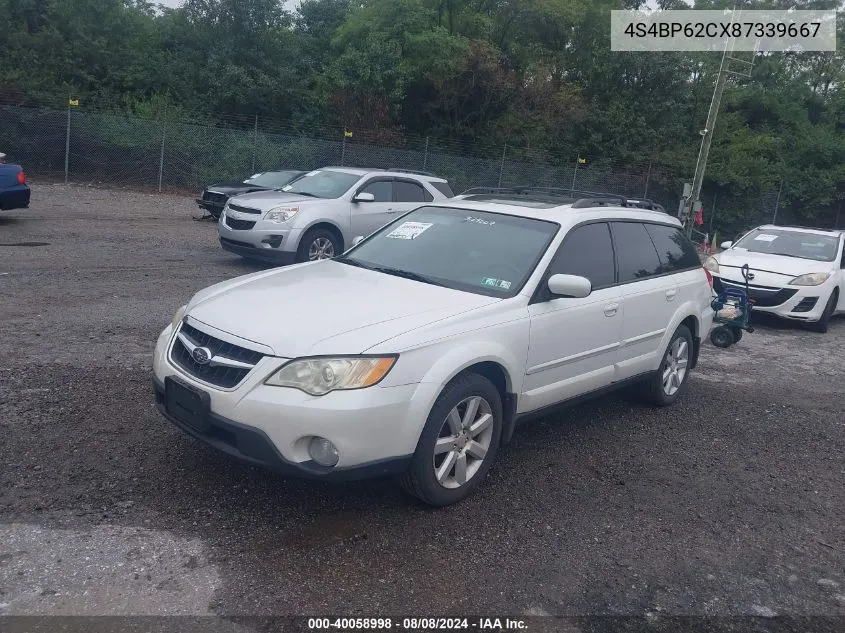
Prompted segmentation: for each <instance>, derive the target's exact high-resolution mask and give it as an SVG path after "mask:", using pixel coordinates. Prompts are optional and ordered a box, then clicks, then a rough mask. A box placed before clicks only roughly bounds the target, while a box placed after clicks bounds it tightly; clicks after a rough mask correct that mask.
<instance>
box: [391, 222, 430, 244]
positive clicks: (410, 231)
mask: <svg viewBox="0 0 845 633" xmlns="http://www.w3.org/2000/svg"><path fill="white" fill-rule="evenodd" d="M431 226H432V223H431V222H403V223H402V224H401V225H400V226H397V227H396V228H395V229H393V230H392V231H391V232H390V233H388V234H387V237H392V238H393V239H395V240H412V239H414V238H416V237H417V236H419V235H420V234H421V233H424V232H425V231H427V230H428V229H429V228H430V227H431Z"/></svg>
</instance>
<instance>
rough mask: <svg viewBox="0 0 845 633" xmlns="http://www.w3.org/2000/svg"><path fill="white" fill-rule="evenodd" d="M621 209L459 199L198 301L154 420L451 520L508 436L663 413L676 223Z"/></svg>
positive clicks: (257, 460)
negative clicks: (377, 486) (362, 482)
mask: <svg viewBox="0 0 845 633" xmlns="http://www.w3.org/2000/svg"><path fill="white" fill-rule="evenodd" d="M625 204H626V201H625V199H624V198H601V199H595V198H593V199H577V200H576V199H574V198H563V199H560V198H558V197H556V196H554V195H551V194H547V193H537V192H533V191H532V190H527V191H525V190H518V191H511V190H504V191H500V190H491V191H490V192H488V193H484V194H477V195H475V194H474V195H465V196H459V197H457V198H454V199H451V200H448V201H445V202H441V203H437V204H431V205H428V206H423V207H421V208H419V209H416V210H414V211H411V212H410V213H408V214H406V215H404V216H403V217H401V218H399V219H397V220H396V221H394V222H392V223H390V224H388V225H387V226H385V227H383V228H381V229H379V230H377V231H376V232H375V233H373V234H372V235H370V236H369V237H368V238H366V239H365V240H363V241H361V242H360V243H358V244H357V245H356V246H354V247H352V248H351V249H350V250H349V251H347V252H346V253H345V254H344V255H343V256H342V257H339V258H336V259H329V260H322V261H316V262H307V263H304V264H299V265H294V266H291V267H288V268H284V269H275V270H269V271H264V272H258V273H254V274H250V275H246V276H244V277H240V278H237V279H233V280H230V281H226V282H223V283H220V284H217V285H215V286H211V287H210V288H207V289H205V290H202V291H200V292H199V293H197V294H196V295H195V296H194V297H193V298H192V299H191V301H190V302H189V303H188V304H187V306H184V307H182V308H180V309H179V311H178V312H177V313H176V314H175V316H174V318H173V322H172V323H171V324H170V325H169V326H168V327H167V328H166V329H165V330H164V331H163V332H162V333H161V336H160V337H159V339H158V344H157V345H156V349H155V355H154V361H153V369H154V374H155V379H154V382H155V391H156V399H157V404H158V407H159V409H160V410H161V412H162V413H163V414H164V415H165V416H166V417H167V418H169V419H170V420H171V421H172V422H173V423H174V424H176V425H177V426H178V427H179V428H181V429H183V430H184V431H185V432H187V433H189V434H190V435H192V436H194V437H195V438H198V439H200V440H202V441H204V442H206V443H207V444H210V445H212V446H214V447H216V448H218V449H220V450H222V451H224V452H226V453H229V454H230V455H233V456H236V457H239V458H241V459H243V460H246V461H247V462H251V463H253V464H259V465H263V466H268V467H271V468H275V469H278V470H281V471H284V472H289V473H296V474H300V475H306V476H314V477H322V478H327V479H333V478H350V477H354V478H361V477H367V476H378V475H387V474H397V475H401V479H400V481H401V482H402V483H403V486H404V487H405V488H406V489H407V490H408V491H410V492H411V493H412V494H414V495H416V496H417V497H419V498H420V499H422V500H423V501H425V502H427V503H429V504H432V505H436V506H441V505H447V504H450V503H454V502H456V501H459V500H461V499H463V498H464V497H466V495H468V494H469V493H470V492H471V491H472V490H473V489H474V488H475V487H476V486H477V485H478V484H479V483H480V482H481V481H482V480H483V479H484V477H485V474H486V473H487V471H488V469H489V468H490V466H491V464H492V462H493V460H494V457H495V455H496V452H497V450H498V448H499V447H500V445H502V444H505V443H506V442H508V441H509V440H510V438H511V436H512V433H513V430H514V425H515V423H516V422H517V420H518V419H522V418H525V417H527V416H529V415H530V416H534V415H536V414H542V413H546V412H548V411H549V410H550V408H551V407H554V406H556V405H559V404H561V403H567V402H571V401H573V400H574V399H578V398H580V397H581V396H586V395H595V394H598V393H602V392H604V391H606V390H608V389H613V388H617V387H620V386H622V385H626V384H630V383H633V382H639V383H641V384H642V389H643V391H644V393H645V394H647V395H648V397H649V398H650V400H651V401H652V402H654V403H655V404H657V405H668V404H671V403H673V402H674V401H675V400H676V399H677V398H678V396H679V395H680V394H681V393H683V391H684V388H685V386H686V385H687V378H688V376H689V371H690V370H691V369H692V368H693V367H695V364H696V360H697V357H698V350H699V346H700V341H701V337H702V336H705V335H707V333H708V332H709V330H710V327H711V323H712V318H713V314H712V310H711V308H710V301H711V292H712V291H711V286H710V284H709V283H708V280H709V276H708V275H707V274H706V272H705V270H704V269H703V267H702V265H701V262H700V261H699V258H698V256H697V253H696V251H695V248H694V246H693V245H692V244H691V243H690V242H689V240H687V239H686V237H684V235H683V233H682V232H681V227H680V224H679V222H678V220H677V219H675V218H673V217H670V216H669V215H666V214H665V213H660V212H657V211H650V210H643V209H635V208H629V207H626V206H625ZM640 204H641V203H640Z"/></svg>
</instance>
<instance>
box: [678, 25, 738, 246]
mask: <svg viewBox="0 0 845 633" xmlns="http://www.w3.org/2000/svg"><path fill="white" fill-rule="evenodd" d="M729 45H730V40H728V41H727V42H725V50H724V52H723V53H722V63H721V64H719V75H718V77H716V87H715V88H714V90H713V99H712V100H711V101H710V110H709V111H708V113H707V123H706V125H705V127H704V135H703V138H702V139H701V149H699V151H698V160H697V161H696V164H695V176H693V179H692V191H691V193H690V197H689V198H688V199H687V203H686V208H685V212H684V225H685V227H686V233H687V237H689V236H690V235H692V225H693V222H694V219H693V213H692V209H693V205H695V202H696V201H697V200H698V197H699V196H700V195H701V184H702V183H703V182H704V170H705V169H706V168H707V155H708V154H709V153H710V144H711V143H712V141H713V129H714V128H715V127H716V117H717V116H718V114H719V106H720V105H721V104H722V94H724V92H725V82H726V81H727V79H728V64H729V63H730V57H729V56H728V47H729Z"/></svg>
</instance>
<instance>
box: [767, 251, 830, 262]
mask: <svg viewBox="0 0 845 633" xmlns="http://www.w3.org/2000/svg"><path fill="white" fill-rule="evenodd" d="M768 254H769V255H779V256H781V257H797V258H798V259H809V260H811V261H814V262H817V261H819V260H817V259H814V258H812V257H804V256H803V255H795V254H793V253H768Z"/></svg>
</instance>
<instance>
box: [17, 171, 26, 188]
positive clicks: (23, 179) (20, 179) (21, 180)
mask: <svg viewBox="0 0 845 633" xmlns="http://www.w3.org/2000/svg"><path fill="white" fill-rule="evenodd" d="M18 184H19V185H25V184H26V174H24V173H23V170H21V171H19V172H18Z"/></svg>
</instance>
